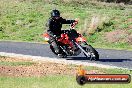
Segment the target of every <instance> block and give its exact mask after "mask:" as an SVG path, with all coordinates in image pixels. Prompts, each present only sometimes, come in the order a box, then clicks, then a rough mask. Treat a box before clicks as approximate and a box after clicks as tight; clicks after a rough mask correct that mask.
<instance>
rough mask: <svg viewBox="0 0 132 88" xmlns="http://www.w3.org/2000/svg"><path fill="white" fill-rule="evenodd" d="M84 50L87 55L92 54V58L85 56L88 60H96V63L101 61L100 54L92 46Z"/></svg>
mask: <svg viewBox="0 0 132 88" xmlns="http://www.w3.org/2000/svg"><path fill="white" fill-rule="evenodd" d="M84 49H85V51H86V52H87V53H89V54H90V57H88V56H87V55H86V54H84V55H85V56H86V57H87V58H90V60H95V61H98V60H99V54H98V52H97V51H96V50H95V49H94V48H93V47H92V46H91V45H88V46H86V47H84Z"/></svg>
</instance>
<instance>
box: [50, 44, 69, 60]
mask: <svg viewBox="0 0 132 88" xmlns="http://www.w3.org/2000/svg"><path fill="white" fill-rule="evenodd" d="M50 49H51V51H52V52H53V53H54V54H55V55H58V54H57V53H56V52H55V50H54V48H53V46H52V45H50ZM60 51H61V52H62V53H61V55H58V57H60V58H66V57H67V55H66V53H65V52H63V51H62V49H60Z"/></svg>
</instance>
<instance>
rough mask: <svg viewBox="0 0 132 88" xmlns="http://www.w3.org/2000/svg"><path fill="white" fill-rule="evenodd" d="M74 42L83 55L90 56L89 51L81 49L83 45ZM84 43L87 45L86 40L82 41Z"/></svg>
mask: <svg viewBox="0 0 132 88" xmlns="http://www.w3.org/2000/svg"><path fill="white" fill-rule="evenodd" d="M75 44H76V45H77V46H78V47H79V48H80V49H81V51H82V52H83V53H84V54H85V55H87V57H90V55H91V54H90V52H86V51H85V50H84V49H83V47H82V46H81V45H80V44H78V43H77V42H75ZM84 45H85V46H86V45H87V43H86V42H84Z"/></svg>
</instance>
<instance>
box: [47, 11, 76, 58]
mask: <svg viewBox="0 0 132 88" xmlns="http://www.w3.org/2000/svg"><path fill="white" fill-rule="evenodd" d="M74 22H77V21H76V20H66V19H64V18H62V17H61V16H60V12H59V10H56V9H55V10H52V11H51V17H50V18H49V20H48V23H47V27H48V30H47V33H48V34H49V35H50V39H49V43H50V44H51V45H52V46H53V48H54V50H55V52H56V53H57V54H58V56H59V57H61V56H62V53H61V52H60V50H59V46H58V45H57V41H56V39H58V38H59V37H60V35H61V28H62V24H72V23H74Z"/></svg>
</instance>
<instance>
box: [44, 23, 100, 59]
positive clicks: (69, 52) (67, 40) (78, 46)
mask: <svg viewBox="0 0 132 88" xmlns="http://www.w3.org/2000/svg"><path fill="white" fill-rule="evenodd" d="M77 23H78V22H74V23H72V24H71V25H70V29H68V30H62V34H61V37H60V38H58V39H56V40H57V44H58V46H59V49H60V51H61V52H62V58H66V57H67V56H77V55H79V54H80V53H81V52H83V53H84V55H85V56H86V58H88V59H90V60H95V61H97V60H99V54H98V52H97V51H96V50H95V49H94V48H93V47H92V46H91V45H89V44H88V43H87V42H86V39H85V38H84V37H83V36H82V35H81V34H80V33H78V32H77V31H76V30H75V29H74V27H75V25H76V24H77ZM43 37H44V39H45V41H47V42H48V41H49V35H48V33H44V34H43ZM50 49H51V51H52V52H53V53H54V54H55V55H57V53H56V52H55V50H54V48H53V46H52V45H51V44H50Z"/></svg>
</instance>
